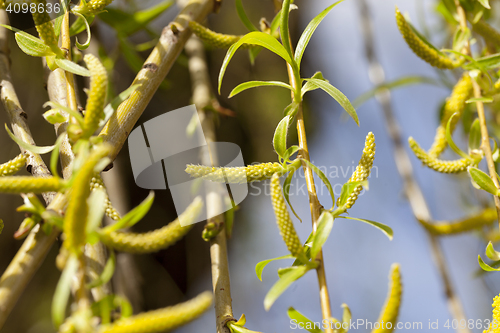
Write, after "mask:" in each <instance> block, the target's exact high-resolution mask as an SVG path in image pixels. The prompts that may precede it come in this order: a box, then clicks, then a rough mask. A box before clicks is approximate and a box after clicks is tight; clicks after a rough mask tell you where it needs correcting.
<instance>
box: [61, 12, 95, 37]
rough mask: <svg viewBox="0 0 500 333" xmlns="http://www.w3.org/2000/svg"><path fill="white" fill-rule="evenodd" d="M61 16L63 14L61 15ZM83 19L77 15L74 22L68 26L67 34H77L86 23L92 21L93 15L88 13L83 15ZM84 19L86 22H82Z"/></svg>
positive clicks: (82, 29) (84, 27)
mask: <svg viewBox="0 0 500 333" xmlns="http://www.w3.org/2000/svg"><path fill="white" fill-rule="evenodd" d="M61 17H63V15H61ZM83 17H85V20H84V19H82V18H81V17H78V18H77V19H76V20H75V22H73V24H72V25H71V27H69V34H70V36H75V35H78V34H79V33H81V32H83V31H84V30H85V29H86V26H87V24H88V25H90V24H92V22H94V19H95V16H94V15H90V16H85V15H83ZM84 21H86V22H84Z"/></svg>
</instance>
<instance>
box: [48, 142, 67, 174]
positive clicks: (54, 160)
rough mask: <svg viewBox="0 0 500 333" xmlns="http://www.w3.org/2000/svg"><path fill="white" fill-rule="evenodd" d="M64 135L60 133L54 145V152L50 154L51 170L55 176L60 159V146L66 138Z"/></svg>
mask: <svg viewBox="0 0 500 333" xmlns="http://www.w3.org/2000/svg"><path fill="white" fill-rule="evenodd" d="M64 138H65V136H64V135H59V137H58V138H57V140H56V144H55V145H54V150H53V151H52V154H50V172H52V175H53V176H54V177H55V176H57V162H58V161H59V148H60V147H61V143H62V141H63V140H64Z"/></svg>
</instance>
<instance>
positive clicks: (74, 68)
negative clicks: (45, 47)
mask: <svg viewBox="0 0 500 333" xmlns="http://www.w3.org/2000/svg"><path fill="white" fill-rule="evenodd" d="M55 62H56V64H57V66H59V67H60V68H62V69H64V70H65V71H67V72H70V73H73V74H76V75H80V76H90V71H89V70H88V69H86V68H85V67H82V66H80V65H78V64H77V63H74V62H73V61H71V60H68V59H61V58H56V60H55Z"/></svg>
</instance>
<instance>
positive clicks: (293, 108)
mask: <svg viewBox="0 0 500 333" xmlns="http://www.w3.org/2000/svg"><path fill="white" fill-rule="evenodd" d="M299 106H300V103H297V102H296V101H292V103H290V104H289V105H288V106H287V107H286V108H285V110H284V111H283V115H284V116H290V117H291V118H293V117H295V115H296V114H297V111H298V110H299Z"/></svg>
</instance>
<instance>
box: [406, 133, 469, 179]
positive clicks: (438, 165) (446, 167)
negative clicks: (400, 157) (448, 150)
mask: <svg viewBox="0 0 500 333" xmlns="http://www.w3.org/2000/svg"><path fill="white" fill-rule="evenodd" d="M408 142H409V143H410V148H411V150H413V152H414V153H415V156H417V158H418V159H419V160H420V161H422V163H423V164H425V165H426V166H427V167H429V168H431V169H432V170H435V171H437V172H441V173H459V172H463V171H466V170H467V167H468V166H470V165H473V164H474V161H473V160H472V159H469V158H461V159H458V160H455V161H443V160H439V159H437V158H435V157H432V156H430V155H429V154H427V152H426V151H425V150H423V149H422V148H421V147H420V146H419V145H418V143H417V142H416V141H415V140H414V139H413V138H412V137H410V138H408Z"/></svg>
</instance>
